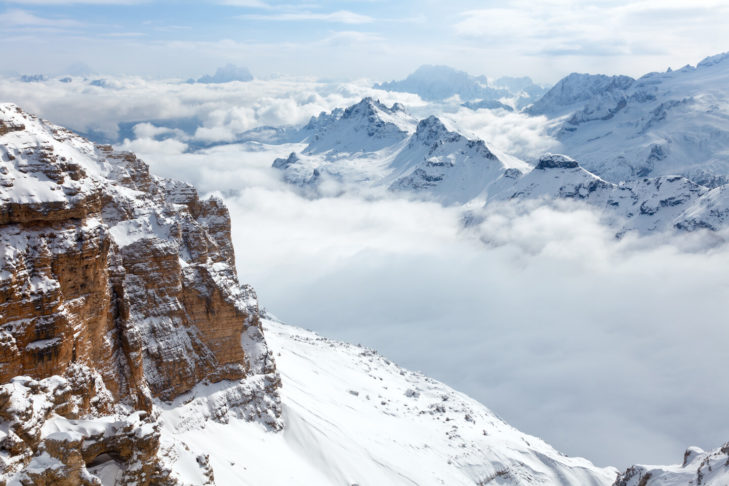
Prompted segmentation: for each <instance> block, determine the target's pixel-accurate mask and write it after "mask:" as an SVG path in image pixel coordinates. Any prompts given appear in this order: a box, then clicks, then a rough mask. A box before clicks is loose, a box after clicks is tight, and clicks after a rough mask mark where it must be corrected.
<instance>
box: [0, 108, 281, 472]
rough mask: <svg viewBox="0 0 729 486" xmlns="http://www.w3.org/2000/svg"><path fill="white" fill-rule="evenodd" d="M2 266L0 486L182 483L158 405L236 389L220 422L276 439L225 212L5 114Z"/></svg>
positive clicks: (99, 149) (272, 378) (274, 377)
mask: <svg viewBox="0 0 729 486" xmlns="http://www.w3.org/2000/svg"><path fill="white" fill-rule="evenodd" d="M0 254H2V261H1V262H0V265H1V266H0V484H4V483H5V482H6V481H9V482H11V483H15V482H20V483H21V484H100V483H99V478H98V477H96V476H95V475H94V474H92V471H93V470H94V467H95V466H98V464H100V463H103V462H108V461H114V464H116V465H117V466H118V469H119V471H120V472H119V475H118V482H120V483H125V482H128V483H135V484H164V483H170V484H172V483H175V477H174V474H173V473H171V471H169V470H167V469H166V468H165V466H164V461H162V460H160V459H159V456H160V453H159V431H158V429H159V426H158V424H157V423H156V421H155V416H156V408H157V406H158V405H159V404H164V403H165V402H170V401H172V400H174V399H175V398H177V397H180V396H182V395H184V394H191V393H193V392H194V388H195V387H196V386H197V385H198V384H206V383H218V382H225V383H226V384H229V385H230V388H231V389H233V390H236V392H235V393H227V394H224V395H223V398H222V399H221V398H220V397H217V400H218V403H216V404H215V406H214V407H213V408H214V409H215V411H216V412H215V413H214V414H213V419H217V420H221V421H225V420H226V417H227V415H228V414H231V413H235V414H236V416H239V417H245V418H247V419H250V420H260V421H261V422H263V423H265V424H267V426H268V427H273V428H279V427H280V419H279V416H280V402H279V398H278V387H279V378H278V374H277V372H276V368H275V363H274V360H273V359H272V356H271V353H270V352H269V351H268V348H267V346H266V343H265V340H264V338H263V333H262V331H261V325H260V323H259V320H258V309H257V301H256V296H255V293H254V291H253V289H252V288H250V287H248V286H245V285H243V286H241V285H239V283H238V279H237V275H236V270H235V262H234V255H233V248H232V244H231V241H230V218H229V215H228V211H227V209H226V208H225V207H224V206H223V204H222V202H221V201H220V200H218V199H215V198H211V199H207V200H201V199H200V198H199V197H198V195H197V193H196V191H195V189H194V188H193V187H191V186H189V185H187V184H184V183H181V182H176V181H171V180H166V179H160V178H157V177H154V176H152V175H150V173H149V170H148V167H147V165H146V164H145V163H144V162H142V161H141V160H139V159H137V158H136V157H135V156H134V155H133V154H131V153H117V152H114V151H113V150H112V148H111V147H109V146H97V145H94V144H92V143H91V142H89V141H87V140H85V139H83V138H81V137H79V136H77V135H75V134H73V133H71V132H69V131H67V130H65V129H62V128H60V127H57V126H54V125H52V124H50V123H48V122H45V121H43V120H41V119H39V118H37V117H34V116H32V115H29V114H27V113H24V112H23V111H21V110H20V108H18V107H16V106H14V105H11V104H0ZM51 418H53V419H54V420H53V426H52V427H51V426H50V425H49V424H50V422H49V419H51ZM90 419H93V422H90V423H93V424H94V426H93V427H91V426H90V427H79V426H77V425H78V423H79V421H81V422H83V420H90ZM64 420H65V421H69V422H68V423H72V424H74V427H68V430H66V429H64V427H63V426H59V424H62V423H65V422H64ZM204 462H205V461H204V460H201V461H200V467H201V468H203V469H204V467H205V464H204Z"/></svg>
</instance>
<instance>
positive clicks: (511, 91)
mask: <svg viewBox="0 0 729 486" xmlns="http://www.w3.org/2000/svg"><path fill="white" fill-rule="evenodd" d="M374 88H375V89H382V90H385V91H400V92H406V93H415V94H417V95H419V96H420V97H421V98H423V99H424V100H427V101H441V100H445V99H447V98H450V97H452V96H456V95H457V96H458V97H459V98H460V99H461V100H462V101H498V100H507V99H508V100H511V103H512V104H514V105H515V106H516V107H517V108H521V107H522V106H525V105H527V104H529V103H532V102H533V101H534V100H536V99H538V98H539V97H540V96H541V95H542V94H544V92H545V91H546V90H545V89H544V88H543V87H541V86H539V85H537V84H535V83H534V82H532V80H531V79H530V78H528V77H522V78H511V77H503V78H499V79H497V80H495V81H493V82H491V81H490V80H488V79H487V78H486V77H485V76H472V75H470V74H468V73H466V72H464V71H459V70H457V69H453V68H451V67H448V66H430V65H426V66H421V67H419V68H418V69H416V70H415V71H414V72H413V73H411V74H410V75H409V76H408V77H407V78H405V79H403V80H401V81H389V82H385V83H380V84H375V85H374ZM483 107H484V108H487V106H483Z"/></svg>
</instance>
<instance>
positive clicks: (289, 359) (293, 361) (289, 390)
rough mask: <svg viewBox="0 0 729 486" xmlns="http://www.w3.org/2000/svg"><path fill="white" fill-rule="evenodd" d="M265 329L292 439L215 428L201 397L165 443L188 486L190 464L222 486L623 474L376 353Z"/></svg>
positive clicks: (569, 479)
mask: <svg viewBox="0 0 729 486" xmlns="http://www.w3.org/2000/svg"><path fill="white" fill-rule="evenodd" d="M263 324H264V328H265V332H266V336H267V341H268V343H269V346H270V347H271V349H272V350H273V351H274V353H275V355H276V360H277V366H278V370H279V372H280V374H281V379H282V389H281V399H282V404H283V419H284V429H283V431H281V432H273V431H271V430H269V429H266V428H265V427H263V426H262V425H260V424H259V423H251V422H245V421H244V420H241V419H238V418H230V420H229V421H228V423H226V424H221V423H219V422H214V421H210V420H207V419H205V414H204V413H203V414H200V410H201V409H200V408H199V406H200V403H202V402H201V401H200V399H201V397H198V398H196V399H194V400H193V401H192V402H189V403H187V404H185V405H184V406H178V405H177V404H176V405H175V406H174V407H172V408H167V409H163V410H162V411H161V415H160V421H161V422H162V423H163V424H164V426H163V438H164V440H165V442H166V443H167V444H173V445H171V446H170V447H172V448H173V449H174V450H176V451H177V453H176V454H172V455H174V456H176V459H175V460H173V463H172V464H173V467H174V468H175V470H176V471H180V474H181V475H184V476H185V477H187V478H188V480H190V481H192V479H193V478H194V477H196V476H195V475H196V474H199V472H198V471H199V469H197V468H196V467H195V466H196V464H192V461H193V460H195V461H196V457H197V456H198V455H200V454H205V455H209V458H210V464H211V466H212V468H213V470H214V474H215V481H216V484H218V485H229V484H230V485H233V484H251V485H255V484H267V485H276V484H281V485H284V484H286V485H291V484H302V485H303V484H318V485H327V484H331V485H341V484H359V485H361V486H365V485H381V484H388V485H397V484H403V485H412V484H419V485H429V484H434V485H435V484H449V485H458V484H463V485H473V484H474V483H477V482H478V481H485V480H486V479H488V478H494V479H493V482H492V483H491V484H564V485H569V484H575V485H578V484H579V485H609V484H612V482H613V481H614V479H615V475H616V470H614V469H612V468H604V469H601V468H596V467H595V466H593V465H592V464H591V463H589V461H587V460H585V459H579V458H569V457H565V456H563V455H561V454H559V453H558V452H557V451H555V450H554V449H553V448H551V447H550V446H549V445H547V444H546V443H544V442H543V441H541V440H540V439H538V438H536V437H532V436H529V435H526V434H522V433H521V432H519V431H517V430H516V429H514V428H512V427H510V426H509V425H507V424H506V423H504V422H503V421H502V420H500V419H499V418H498V417H496V416H495V415H494V414H493V413H492V412H491V411H489V410H488V409H486V408H485V407H484V406H483V405H481V404H479V403H478V402H476V401H474V400H472V399H470V398H468V397H467V396H465V395H463V394H461V393H458V392H456V391H454V390H452V389H450V388H449V387H447V386H445V385H443V384H441V383H439V382H437V381H435V380H432V379H430V378H427V377H425V376H423V375H421V374H419V373H415V372H412V371H408V370H405V369H402V368H400V367H398V366H397V365H395V364H394V363H392V362H390V361H389V360H387V359H385V358H383V357H381V356H379V355H378V354H377V353H375V352H374V351H372V350H369V349H366V348H362V347H358V346H353V345H348V344H343V343H339V342H335V341H330V340H328V339H325V338H322V337H320V336H318V335H316V334H314V333H312V332H309V331H305V330H302V329H298V328H295V327H290V326H287V325H284V324H281V323H279V322H276V321H273V320H270V319H264V321H263ZM221 391H222V390H220V389H217V391H213V392H212V393H213V394H214V393H220V392H221ZM199 393H201V395H204V393H202V392H199ZM186 400H189V398H188V399H183V402H185V401H186ZM195 403H197V405H196V404H195ZM195 410H197V411H195ZM194 417H196V418H194ZM182 443H184V444H185V446H186V447H185V446H183V445H182ZM187 450H189V451H194V453H187V452H186V451H187ZM282 464H286V467H281V465H282Z"/></svg>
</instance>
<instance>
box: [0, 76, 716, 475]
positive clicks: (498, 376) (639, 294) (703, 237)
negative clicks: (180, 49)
mask: <svg viewBox="0 0 729 486" xmlns="http://www.w3.org/2000/svg"><path fill="white" fill-rule="evenodd" d="M49 83H50V82H49ZM256 83H257V84H256ZM266 83H267V82H263V81H260V82H259V81H256V82H254V83H253V84H248V83H233V84H231V85H230V86H225V87H222V88H220V87H218V88H210V87H199V86H195V85H182V84H171V83H165V82H151V81H143V80H136V81H128V80H127V81H125V84H124V86H123V87H121V88H119V89H120V91H121V93H122V94H123V96H121V97H120V98H118V99H116V98H115V97H114V96H112V95H111V94H108V93H107V92H105V91H104V90H103V89H102V88H95V87H94V88H91V87H83V88H81V87H76V86H72V87H71V88H68V87H62V86H60V84H61V83H56V84H58V85H59V86H55V85H52V84H49V85H48V89H47V90H46V89H44V90H34V89H32V86H31V85H30V84H23V85H21V84H20V83H9V84H8V83H0V97H3V98H5V99H10V100H11V101H15V102H17V103H19V104H21V105H22V106H24V108H26V109H28V110H30V111H38V112H39V113H40V114H41V115H43V116H45V117H47V118H51V119H52V120H54V121H57V122H59V123H68V124H69V125H70V126H72V127H73V128H76V129H77V130H81V131H84V130H86V129H88V128H89V127H102V128H103V129H105V130H109V131H110V132H113V131H114V130H116V127H117V123H118V122H119V121H134V122H138V123H137V124H136V125H135V126H134V127H133V130H132V131H131V132H130V133H129V134H128V136H127V137H126V140H125V141H120V143H119V144H118V146H119V147H122V148H126V149H130V150H135V151H137V152H139V153H140V155H141V156H142V157H143V158H144V159H145V160H146V161H147V162H148V163H150V165H151V168H152V171H153V172H154V173H156V174H158V175H162V176H168V177H175V178H181V179H185V180H187V181H189V182H191V183H193V184H195V185H196V186H197V187H198V188H199V190H200V191H201V192H202V193H213V192H215V193H218V194H221V195H222V196H223V197H224V198H225V200H226V203H227V204H228V206H229V208H230V210H231V214H232V217H233V239H234V244H235V248H236V261H237V265H238V270H239V274H240V277H241V280H242V281H244V282H249V283H252V284H253V285H254V286H255V287H256V289H257V291H258V294H259V297H260V299H261V302H262V304H263V305H265V306H266V307H267V308H268V310H269V311H271V312H272V313H273V314H275V315H277V316H278V317H280V318H281V319H283V320H284V321H286V322H289V323H290V324H293V325H298V326H302V327H307V328H311V329H314V330H317V331H319V332H320V333H322V334H323V335H326V336H331V337H336V338H340V339H344V340H347V341H352V342H360V343H362V344H365V345H367V346H370V347H373V348H375V349H377V350H379V351H380V352H382V353H383V354H385V355H387V356H389V357H390V358H392V359H394V360H395V361H397V362H399V363H400V364H402V365H405V366H407V367H410V368H413V369H418V370H422V371H423V372H425V373H427V374H429V375H432V376H434V377H436V378H438V379H441V380H443V381H445V382H446V383H448V384H450V385H452V386H453V387H455V388H457V389H459V390H461V391H464V392H466V393H468V394H470V395H472V396H473V397H475V398H477V399H479V400H480V401H482V402H483V403H484V404H486V405H487V406H489V407H490V408H492V409H493V410H494V411H495V412H497V413H498V414H500V415H501V416H503V417H504V418H505V419H506V420H507V421H509V422H510V423H511V424H513V425H514V426H516V427H518V428H520V429H521V430H523V431H525V432H528V433H531V434H534V435H538V436H541V437H542V438H544V439H546V440H547V441H548V442H550V443H552V444H553V445H554V446H556V447H557V448H558V449H560V450H562V451H564V452H566V453H569V454H571V455H581V456H585V457H588V458H590V459H592V460H593V461H595V462H596V463H598V464H600V465H608V464H611V465H615V466H618V467H621V468H623V467H625V466H627V465H628V464H630V463H636V462H640V463H673V462H677V461H680V459H681V454H682V452H683V449H684V448H685V447H687V446H688V445H691V444H696V445H700V446H702V447H704V448H710V447H715V446H718V445H720V444H721V443H723V442H725V441H726V440H729V427H727V426H726V425H724V423H725V421H724V420H723V417H724V414H725V413H726V404H727V403H729V388H727V387H726V386H724V385H723V383H724V379H725V377H724V374H723V371H724V369H725V368H726V363H727V359H726V349H727V348H728V345H729V330H727V328H726V326H724V325H723V324H724V322H723V320H724V316H725V315H726V312H727V305H726V303H727V302H729V274H727V272H726V268H729V247H728V246H727V244H726V243H724V241H726V239H725V236H726V235H721V234H708V233H695V234H691V235H683V236H667V235H654V236H650V237H639V236H636V235H630V234H628V235H626V236H625V237H623V238H622V239H617V238H616V237H615V230H614V229H612V228H608V227H606V226H604V225H603V224H602V223H601V221H600V216H599V215H598V214H595V213H594V212H593V211H592V210H590V209H589V208H586V207H575V206H570V205H552V206H535V207H528V206H519V207H514V206H511V205H504V206H499V207H493V208H491V209H490V210H489V211H487V212H486V213H485V214H484V215H483V216H484V219H483V221H482V222H481V223H480V224H478V225H475V226H471V227H469V228H464V227H463V225H462V224H461V221H462V217H463V214H462V212H461V210H459V209H458V208H444V207H441V206H439V205H437V204H435V203H428V202H417V201H408V200H405V199H397V198H395V197H381V198H375V199H371V198H362V197H357V196H356V195H354V194H350V195H344V196H341V197H331V198H320V199H307V198H304V197H301V196H300V195H298V194H297V192H296V191H294V190H293V189H292V188H291V187H289V186H288V185H286V184H284V183H283V182H282V181H281V180H280V177H279V174H278V173H277V171H275V170H274V169H272V168H271V163H272V161H273V159H274V158H276V157H281V156H285V155H287V154H288V153H289V152H291V151H294V150H296V151H299V150H301V148H302V145H301V144H296V143H290V144H280V145H268V144H264V143H259V142H250V141H249V142H245V143H234V144H227V145H217V146H213V147H209V148H205V149H195V150H192V149H191V147H193V146H194V145H195V144H196V143H199V142H200V140H201V139H202V138H204V137H202V135H203V133H198V132H197V130H198V129H196V130H195V131H190V130H183V129H181V128H177V127H174V126H172V125H169V126H166V127H165V126H162V125H161V124H160V123H158V122H155V121H154V120H160V119H172V118H177V119H182V118H196V119H198V120H201V124H200V125H199V126H200V127H205V128H207V129H210V130H220V133H218V134H215V133H213V132H212V131H211V132H209V133H207V134H206V136H208V137H209V138H208V139H209V140H218V141H222V140H228V138H226V137H230V136H233V137H235V136H236V134H237V133H238V132H239V131H240V130H244V129H247V128H250V127H255V126H261V125H265V124H294V123H303V122H304V121H305V120H306V119H307V118H308V116H310V115H311V114H315V113H318V112H319V111H321V110H326V109H330V108H331V107H333V106H346V105H347V104H348V103H350V102H354V101H356V100H357V99H359V97H361V96H362V95H364V94H366V93H370V92H371V91H370V90H369V88H366V87H363V86H360V85H357V84H346V85H341V84H326V83H317V82H313V81H312V82H301V81H298V82H296V83H293V82H288V81H282V80H275V81H271V82H270V85H266ZM307 83H309V84H307ZM14 89H18V91H17V92H13V90H14ZM10 95H12V96H10ZM393 96H395V95H393ZM404 96H408V95H404ZM396 100H397V99H395V98H393V99H384V100H383V101H386V102H388V103H391V102H393V101H396ZM400 101H402V99H400ZM405 101H406V105H407V104H408V103H407V101H410V102H412V105H417V106H416V108H417V110H419V113H420V112H425V111H428V109H429V108H428V107H427V106H425V105H423V104H422V101H420V100H419V99H418V98H417V97H411V98H408V99H406V100H405ZM447 118H448V119H449V123H451V124H455V125H458V126H461V127H464V128H468V129H469V130H472V131H473V132H474V133H478V134H481V135H483V136H484V138H486V140H487V141H488V142H490V144H491V145H493V146H494V147H495V148H496V149H498V150H502V151H506V152H511V153H515V152H516V153H518V154H519V155H521V156H523V157H527V158H528V157H530V156H531V155H530V154H538V153H539V152H540V151H541V150H544V149H545V148H546V147H548V146H549V144H550V143H553V142H550V139H549V137H548V136H546V135H545V132H544V128H543V125H542V122H541V121H539V120H538V119H531V118H528V117H523V116H521V115H518V114H511V115H506V114H503V113H502V114H501V115H499V114H497V113H492V112H487V111H484V110H480V111H479V112H475V113H474V112H469V111H463V110H459V111H451V113H450V114H448V115H447ZM525 127H526V129H525ZM201 137H202V138H201ZM490 139H492V140H490ZM520 147H521V150H522V152H519V151H518V150H520Z"/></svg>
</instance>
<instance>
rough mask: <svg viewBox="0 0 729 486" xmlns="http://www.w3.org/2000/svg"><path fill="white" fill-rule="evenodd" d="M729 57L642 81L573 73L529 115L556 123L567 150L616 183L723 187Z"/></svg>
mask: <svg viewBox="0 0 729 486" xmlns="http://www.w3.org/2000/svg"><path fill="white" fill-rule="evenodd" d="M728 59H729V53H724V54H718V55H716V56H712V57H709V58H706V59H704V60H703V61H701V62H699V63H698V64H697V65H696V67H693V66H685V67H683V68H681V69H679V70H676V71H672V70H670V69H669V70H668V71H666V72H663V73H648V74H646V75H644V76H642V77H640V78H638V79H633V78H629V77H627V76H612V77H609V76H604V75H588V74H576V73H573V74H570V75H569V76H567V77H565V78H564V79H562V80H560V81H559V82H558V83H557V84H556V85H555V86H554V87H553V88H552V89H551V90H550V91H549V92H548V93H547V94H545V95H544V96H543V97H542V98H541V99H540V100H539V101H537V102H536V103H534V105H532V106H531V107H529V108H528V109H527V110H526V111H527V112H528V113H530V114H535V115H536V114H543V115H546V116H548V117H549V118H551V119H552V127H551V133H552V134H553V135H554V136H555V137H556V138H557V139H558V140H559V141H560V142H561V143H562V147H561V148H560V149H559V150H560V151H562V152H564V153H566V154H568V155H570V156H572V157H574V158H575V159H578V160H580V161H581V163H582V164H583V166H584V167H585V168H586V169H587V170H589V171H591V172H593V173H595V174H597V175H599V176H600V177H602V178H604V179H606V180H609V181H611V182H615V183H618V182H621V181H628V180H632V179H637V178H641V177H647V176H650V177H658V176H666V175H681V176H684V177H686V178H688V179H691V180H692V181H694V182H696V183H698V184H701V185H705V186H707V187H710V188H714V187H718V186H720V185H723V184H725V183H727V182H728V181H729V129H727V121H728V120H729V88H728V86H729V61H728Z"/></svg>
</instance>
